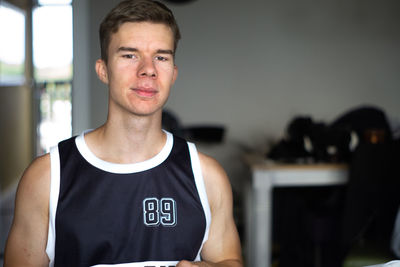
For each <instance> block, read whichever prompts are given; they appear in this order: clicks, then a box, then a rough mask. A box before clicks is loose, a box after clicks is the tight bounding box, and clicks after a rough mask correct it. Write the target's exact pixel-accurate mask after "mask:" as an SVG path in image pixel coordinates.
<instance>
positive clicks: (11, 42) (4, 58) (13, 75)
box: [0, 2, 25, 86]
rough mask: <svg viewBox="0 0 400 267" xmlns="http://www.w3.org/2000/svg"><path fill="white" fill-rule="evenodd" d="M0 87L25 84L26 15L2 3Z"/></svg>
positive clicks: (0, 12) (0, 4)
mask: <svg viewBox="0 0 400 267" xmlns="http://www.w3.org/2000/svg"><path fill="white" fill-rule="evenodd" d="M0 36H1V42H0V85H2V86H8V85H22V84H24V82H25V14H24V12H23V11H22V10H20V9H18V8H17V7H14V6H12V5H11V4H7V3H6V2H0Z"/></svg>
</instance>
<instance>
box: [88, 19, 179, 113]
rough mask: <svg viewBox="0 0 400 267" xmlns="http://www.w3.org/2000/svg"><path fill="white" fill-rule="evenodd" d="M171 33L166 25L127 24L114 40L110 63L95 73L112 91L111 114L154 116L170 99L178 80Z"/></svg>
mask: <svg viewBox="0 0 400 267" xmlns="http://www.w3.org/2000/svg"><path fill="white" fill-rule="evenodd" d="M173 49H174V41H173V35H172V31H171V29H170V28H169V27H167V26H166V25H164V24H155V23H150V22H134V23H132V22H127V23H124V24H122V25H121V26H120V28H119V30H118V31H117V32H116V33H114V34H113V35H112V36H111V41H110V44H109V47H108V63H107V64H105V62H104V61H102V60H98V61H97V62H96V71H97V73H98V75H99V77H100V79H101V80H102V81H103V82H104V83H106V84H108V86H109V89H110V96H109V105H110V106H109V108H110V112H129V113H132V114H135V115H140V116H143V115H151V114H154V113H155V112H157V111H161V108H162V107H163V105H164V104H165V102H166V101H167V99H168V96H169V92H170V88H171V86H172V85H173V83H174V82H175V79H176V77H177V72H178V70H177V68H176V66H175V64H174V56H173Z"/></svg>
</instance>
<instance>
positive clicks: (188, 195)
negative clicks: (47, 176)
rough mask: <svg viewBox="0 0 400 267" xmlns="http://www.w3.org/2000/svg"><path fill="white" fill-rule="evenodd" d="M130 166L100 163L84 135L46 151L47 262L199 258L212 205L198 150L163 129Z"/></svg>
mask: <svg viewBox="0 0 400 267" xmlns="http://www.w3.org/2000/svg"><path fill="white" fill-rule="evenodd" d="M166 135H167V142H166V144H165V146H164V148H163V149H162V151H161V152H160V153H159V154H158V155H157V156H155V157H153V158H152V159H150V160H147V161H144V162H141V163H136V164H114V163H110V162H105V161H102V160H101V159H99V158H97V157H96V156H95V155H94V154H93V153H92V152H90V150H89V148H88V147H87V145H86V143H85V141H84V134H82V135H80V136H78V137H73V138H70V139H68V140H65V141H62V142H60V143H59V144H58V146H57V147H55V148H53V149H52V150H51V152H50V155H51V172H52V173H51V192H50V222H49V237H48V244H47V250H46V251H47V254H48V255H49V258H50V266H74V267H79V266H97V265H98V266H109V265H110V266H112V265H114V266H115V265H118V264H124V265H123V266H143V267H145V266H146V267H147V266H157V267H160V266H166V267H167V266H168V267H169V266H175V265H176V263H177V262H178V261H180V260H183V259H185V260H191V261H193V260H200V251H201V248H202V246H203V244H204V242H205V241H206V240H207V237H208V229H209V223H210V209H209V205H208V201H207V195H206V192H205V187H204V182H203V178H202V174H201V169H200V163H199V160H198V155H197V151H196V148H195V146H194V145H193V144H191V143H187V142H186V141H185V140H183V139H181V138H178V137H175V136H172V135H171V134H170V133H168V132H166Z"/></svg>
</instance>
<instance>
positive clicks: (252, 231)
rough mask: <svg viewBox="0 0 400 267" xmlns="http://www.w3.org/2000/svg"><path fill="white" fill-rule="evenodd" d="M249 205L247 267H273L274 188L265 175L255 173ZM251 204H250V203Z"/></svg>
mask: <svg viewBox="0 0 400 267" xmlns="http://www.w3.org/2000/svg"><path fill="white" fill-rule="evenodd" d="M250 189H251V190H249V191H250V192H248V194H247V195H248V200H247V202H248V203H247V205H251V206H250V207H248V209H247V210H248V211H251V212H248V215H247V218H248V219H247V233H248V239H247V240H248V242H247V267H255V266H257V267H269V266H271V247H272V246H271V239H272V235H271V229H272V228H271V227H272V225H271V213H272V186H271V183H270V179H268V177H267V178H266V177H265V174H263V173H259V172H254V173H253V177H252V185H251V188H250ZM249 202H250V203H249Z"/></svg>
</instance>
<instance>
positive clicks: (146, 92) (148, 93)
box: [132, 88, 158, 98]
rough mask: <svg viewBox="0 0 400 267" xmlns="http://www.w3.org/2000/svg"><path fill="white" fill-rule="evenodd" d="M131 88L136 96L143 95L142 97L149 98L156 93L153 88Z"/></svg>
mask: <svg viewBox="0 0 400 267" xmlns="http://www.w3.org/2000/svg"><path fill="white" fill-rule="evenodd" d="M132 90H133V91H134V92H135V93H136V94H137V95H138V96H140V97H143V98H151V97H153V96H155V95H156V94H157V93H158V91H157V90H155V89H153V88H133V89H132Z"/></svg>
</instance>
